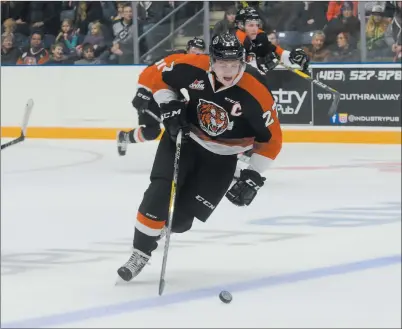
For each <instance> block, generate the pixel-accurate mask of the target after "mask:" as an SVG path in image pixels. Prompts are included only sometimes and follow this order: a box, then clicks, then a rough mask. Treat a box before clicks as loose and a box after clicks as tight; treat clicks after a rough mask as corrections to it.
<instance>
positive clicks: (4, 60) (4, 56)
mask: <svg viewBox="0 0 402 329" xmlns="http://www.w3.org/2000/svg"><path fill="white" fill-rule="evenodd" d="M20 56H21V51H20V50H19V49H18V48H17V47H14V45H13V35H12V34H7V35H5V36H2V37H1V65H15V64H16V63H17V60H18V58H19V57H20Z"/></svg>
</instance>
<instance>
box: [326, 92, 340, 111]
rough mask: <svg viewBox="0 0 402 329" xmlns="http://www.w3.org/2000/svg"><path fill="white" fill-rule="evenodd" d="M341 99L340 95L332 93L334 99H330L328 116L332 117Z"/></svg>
mask: <svg viewBox="0 0 402 329" xmlns="http://www.w3.org/2000/svg"><path fill="white" fill-rule="evenodd" d="M340 99H341V95H340V94H339V93H338V92H337V93H334V100H333V101H332V104H331V107H330V108H329V111H328V116H330V117H332V116H333V115H334V114H335V113H336V112H337V110H338V104H339V101H340Z"/></svg>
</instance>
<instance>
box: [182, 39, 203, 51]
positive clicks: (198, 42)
mask: <svg viewBox="0 0 402 329" xmlns="http://www.w3.org/2000/svg"><path fill="white" fill-rule="evenodd" d="M192 47H194V48H198V49H201V50H202V51H205V41H204V39H201V38H197V37H194V39H191V40H190V41H189V42H187V47H186V50H187V51H189V50H190V48H192Z"/></svg>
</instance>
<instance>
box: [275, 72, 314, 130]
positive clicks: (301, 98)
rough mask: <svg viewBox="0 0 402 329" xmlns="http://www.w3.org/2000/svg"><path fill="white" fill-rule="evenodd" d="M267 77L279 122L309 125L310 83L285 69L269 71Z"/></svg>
mask: <svg viewBox="0 0 402 329" xmlns="http://www.w3.org/2000/svg"><path fill="white" fill-rule="evenodd" d="M267 79H268V85H269V87H270V89H271V93H272V95H273V96H274V99H275V103H276V110H277V113H278V118H279V121H280V122H281V124H303V125H311V124H312V123H313V122H312V121H313V112H312V107H311V106H312V104H311V84H310V83H309V82H308V81H306V80H304V79H302V78H300V77H298V76H296V75H295V74H294V73H293V72H290V71H287V70H274V71H271V72H269V74H267Z"/></svg>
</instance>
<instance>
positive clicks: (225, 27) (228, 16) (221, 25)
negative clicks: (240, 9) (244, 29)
mask: <svg viewBox="0 0 402 329" xmlns="http://www.w3.org/2000/svg"><path fill="white" fill-rule="evenodd" d="M235 18H236V8H235V7H229V8H228V9H226V11H225V15H224V16H223V19H222V20H221V21H219V22H217V23H216V24H215V26H214V31H213V34H212V35H217V34H221V33H225V32H230V33H233V34H234V33H236V27H235Z"/></svg>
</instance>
